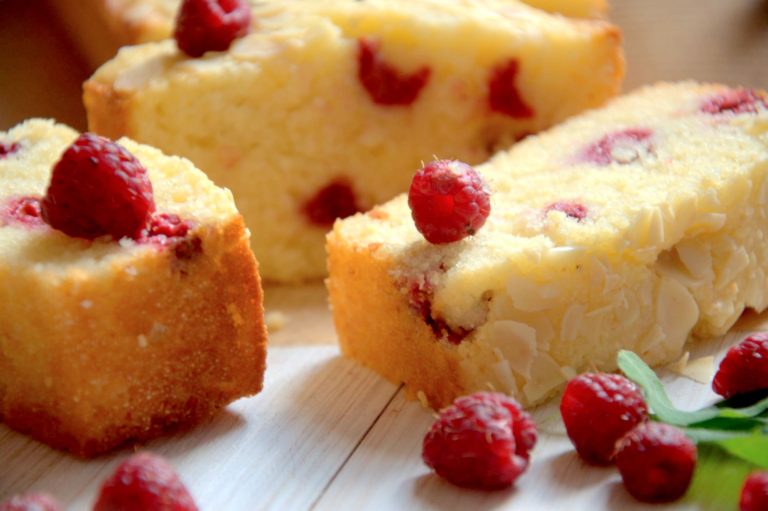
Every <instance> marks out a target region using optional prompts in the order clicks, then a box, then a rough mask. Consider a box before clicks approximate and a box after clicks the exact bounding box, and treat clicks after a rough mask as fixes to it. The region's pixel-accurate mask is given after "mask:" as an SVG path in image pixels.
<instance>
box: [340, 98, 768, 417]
mask: <svg viewBox="0 0 768 511" xmlns="http://www.w3.org/2000/svg"><path fill="white" fill-rule="evenodd" d="M767 105H768V99H766V94H765V93H764V92H762V91H753V90H745V89H731V88H728V87H725V86H721V85H699V84H695V83H680V84H659V85H657V86H653V87H648V88H645V89H642V90H640V91H638V92H635V93H633V94H630V95H628V96H626V97H622V98H620V99H616V100H614V101H613V102H611V103H610V104H609V105H608V106H607V107H605V108H603V109H600V110H595V111H592V112H589V113H586V114H583V115H581V116H579V117H576V118H574V119H572V120H569V121H567V122H566V123H564V124H562V125H561V126H558V127H556V128H553V129H552V130H550V131H547V132H545V133H543V134H541V135H538V136H533V137H529V138H528V139H526V140H525V141H523V142H521V143H520V144H518V145H516V146H515V147H514V148H513V149H512V150H510V151H509V152H504V153H500V154H498V155H497V156H496V157H495V158H493V159H492V160H491V161H490V162H488V163H486V164H484V165H481V166H478V167H477V171H478V172H479V173H480V174H481V175H483V176H484V177H485V179H486V180H487V183H488V185H489V188H490V190H491V204H490V215H489V216H488V218H487V220H486V221H485V225H483V226H482V227H479V228H478V227H477V226H474V227H473V229H474V230H476V231H477V233H476V234H475V235H474V236H469V237H466V238H464V239H462V240H460V241H457V242H453V243H443V244H430V243H429V242H427V241H426V240H425V238H424V237H423V236H422V235H421V234H420V233H419V231H417V229H416V228H415V226H414V222H413V221H412V219H411V211H409V207H408V204H407V200H406V197H405V196H400V197H397V198H396V199H394V200H392V201H390V202H388V203H387V204H384V205H382V206H379V207H376V208H374V209H373V210H372V211H370V212H369V213H367V214H359V215H356V216H354V217H351V218H348V219H346V220H343V221H340V222H337V223H336V225H335V227H334V230H333V231H332V232H331V233H330V234H329V236H328V254H329V268H330V278H329V280H328V288H329V291H330V297H331V304H332V309H333V314H334V320H335V324H336V328H337V331H338V334H339V338H340V342H341V347H342V350H343V352H344V353H345V354H347V355H348V356H350V357H352V358H355V359H357V360H359V361H361V362H362V363H364V364H366V365H368V366H370V367H372V368H373V369H375V370H377V371H379V372H380V373H381V374H383V375H384V376H386V377H387V378H389V379H391V380H393V381H395V382H405V384H406V386H407V389H408V391H409V393H410V395H412V396H413V395H417V394H419V393H420V392H423V393H424V395H425V396H426V398H427V399H428V400H429V402H430V403H431V404H432V405H433V406H436V407H439V406H442V405H445V404H447V403H449V402H450V401H451V400H452V399H453V398H454V397H456V396H457V395H459V394H464V393H467V392H470V391H474V390H479V389H488V388H493V389H496V390H499V391H504V392H508V393H510V394H513V395H516V396H517V397H518V398H520V399H521V400H522V401H523V402H525V403H527V404H535V403H538V402H540V401H542V400H544V399H546V398H547V397H548V396H551V395H552V394H553V393H554V392H556V391H557V390H558V389H559V388H560V386H561V384H563V383H564V382H565V381H566V379H567V378H569V377H571V376H573V375H575V374H576V373H578V372H581V371H584V370H586V369H588V368H593V367H597V368H600V369H603V370H611V369H614V368H615V358H616V353H617V350H619V349H621V348H626V349H631V350H634V351H635V352H637V353H638V354H640V355H641V356H642V357H643V358H644V359H645V360H647V361H648V362H650V363H652V364H661V363H664V362H669V361H672V360H674V359H676V358H677V357H679V356H680V354H681V351H682V349H683V345H684V344H685V342H686V340H688V339H689V337H690V336H692V335H693V336H695V337H710V336H717V335H721V334H723V333H725V332H726V331H727V330H728V328H729V327H730V326H731V325H732V324H733V323H734V322H735V321H736V319H737V318H738V317H739V315H740V314H741V312H742V311H743V310H744V308H745V307H748V308H751V309H754V310H756V311H762V310H763V309H764V308H765V307H766V305H767V304H768V291H766V289H768V280H767V276H766V271H768V241H767V240H768V217H767V215H766V204H767V203H768V179H766V178H767V177H768V138H767V137H768V106H767ZM454 167H456V165H455V164H454ZM475 189H476V190H477V189H479V188H477V187H476V188H475ZM463 190H465V193H466V190H467V188H466V187H464V188H463ZM446 200H447V199H446ZM414 203H415V201H414ZM461 203H463V204H467V203H468V200H466V199H462V201H461ZM457 204H459V201H457ZM480 204H481V206H482V202H480ZM481 206H478V208H477V209H474V210H472V209H471V208H470V210H471V211H475V212H477V211H482V210H483V207H481ZM458 207H459V206H457V208H458ZM485 209H486V210H487V208H485ZM414 216H415V217H417V218H421V217H420V216H419V215H417V211H414ZM480 223H482V222H480Z"/></svg>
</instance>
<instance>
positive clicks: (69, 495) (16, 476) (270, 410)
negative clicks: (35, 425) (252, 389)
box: [0, 346, 397, 511]
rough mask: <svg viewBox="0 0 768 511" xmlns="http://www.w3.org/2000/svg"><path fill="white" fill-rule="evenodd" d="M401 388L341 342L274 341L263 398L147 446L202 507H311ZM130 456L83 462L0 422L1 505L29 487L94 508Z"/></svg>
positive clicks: (74, 505) (75, 507) (74, 504)
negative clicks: (348, 356)
mask: <svg viewBox="0 0 768 511" xmlns="http://www.w3.org/2000/svg"><path fill="white" fill-rule="evenodd" d="M396 392H397V387H396V386H394V385H392V384H390V383H387V382H385V381H384V380H382V379H381V378H379V377H378V376H377V375H375V374H374V373H372V372H370V371H369V370H367V369H365V368H363V367H361V366H359V365H357V364H355V363H353V362H351V361H349V360H345V359H342V358H341V356H340V355H339V353H338V348H336V347H335V346H323V347H272V348H270V352H269V359H268V369H267V378H266V383H265V387H264V391H263V392H262V393H261V394H259V395H258V396H255V397H253V398H248V399H242V400H240V401H238V402H236V403H234V404H232V405H231V406H229V407H228V408H227V410H226V411H225V413H223V414H221V415H220V416H218V417H217V418H216V419H215V420H214V421H212V422H210V423H208V424H204V425H201V426H199V427H197V428H194V429H192V430H190V431H187V432H183V433H178V434H176V435H173V436H170V437H167V438H161V439H158V440H155V441H153V442H151V443H149V444H147V446H146V448H147V449H149V450H151V451H153V452H156V453H158V454H161V455H163V456H165V457H167V458H168V459H169V460H170V462H171V463H172V464H173V465H174V466H175V467H176V468H177V469H178V471H179V473H180V475H181V477H182V479H183V480H184V481H185V482H186V483H187V486H188V487H189V489H190V491H191V492H192V494H193V495H194V497H195V500H196V501H197V503H198V505H199V506H200V509H201V510H204V511H205V510H211V511H217V510H227V511H230V510H231V511H237V510H248V511H251V510H257V509H279V510H292V509H296V510H305V509H308V508H309V507H310V506H311V504H312V503H313V502H314V501H315V500H316V499H317V498H318V497H319V496H320V495H321V492H322V491H323V489H324V488H325V487H326V486H327V484H328V482H329V481H330V480H331V478H332V477H333V475H334V474H335V473H336V472H337V471H338V470H339V468H340V467H341V466H342V464H343V463H344V461H345V460H346V459H347V457H348V456H349V455H350V453H351V452H352V451H353V449H354V447H355V446H356V445H357V444H358V442H359V441H360V440H361V439H362V437H363V435H364V434H365V432H366V431H367V429H368V428H369V426H370V425H371V424H372V423H373V422H374V420H375V418H376V417H377V415H378V414H379V413H380V411H381V410H382V409H383V408H384V407H385V405H386V403H387V402H389V400H390V399H391V398H392V396H393V395H394V394H395V393H396ZM129 453H130V450H128V449H126V450H123V451H119V452H117V453H115V454H113V455H110V456H107V457H102V458H98V459H96V460H91V461H83V460H78V459H75V458H73V457H70V456H68V455H66V454H63V453H60V452H58V451H54V450H52V449H49V448H48V447H46V446H44V445H42V444H40V443H38V442H35V441H33V440H30V439H28V438H27V437H25V436H23V435H20V434H18V433H15V432H13V431H11V430H9V429H8V428H6V427H5V426H0V460H2V463H0V501H2V500H4V499H5V498H8V497H10V496H11V495H13V494H16V493H19V492H23V491H27V490H30V489H32V490H41V491H47V492H50V493H53V494H54V495H56V496H57V497H58V498H59V499H60V500H61V501H62V503H64V504H66V505H68V506H69V507H68V509H71V510H81V509H82V510H86V509H90V506H91V504H92V502H93V500H94V499H95V496H96V492H97V490H98V487H99V485H100V483H101V481H102V480H103V479H104V478H105V477H107V476H108V474H110V473H111V472H112V470H113V469H114V467H115V465H116V464H117V463H118V462H119V461H121V460H122V459H124V458H125V457H126V456H127V455H128V454H129Z"/></svg>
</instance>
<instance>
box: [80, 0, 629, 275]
mask: <svg viewBox="0 0 768 511" xmlns="http://www.w3.org/2000/svg"><path fill="white" fill-rule="evenodd" d="M253 17H254V20H255V28H254V30H253V32H252V33H251V34H250V35H248V36H246V37H244V38H242V39H240V40H237V41H235V42H234V43H233V44H232V46H231V48H230V49H229V51H227V52H209V53H207V54H206V55H204V56H203V57H202V58H197V59H192V58H188V57H186V56H184V55H183V54H181V53H180V52H179V50H178V49H177V48H176V45H175V44H174V42H173V41H170V40H169V41H165V42H161V43H154V44H147V45H142V46H138V47H129V48H125V49H123V50H122V51H121V52H120V53H119V55H118V56H117V57H116V58H115V59H113V60H112V61H110V62H108V63H107V64H105V65H104V66H103V67H102V68H100V69H99V70H98V71H97V72H96V73H95V74H94V76H93V77H92V78H91V79H90V80H88V82H86V84H85V94H84V99H85V105H86V108H87V111H88V122H89V126H90V128H91V129H92V130H94V131H96V132H98V133H101V134H105V135H107V136H109V137H112V138H115V137H117V136H121V135H126V136H129V137H131V138H133V139H136V140H138V141H140V142H145V143H148V144H151V145H154V146H156V147H159V148H160V149H162V150H164V151H166V152H168V153H172V154H180V155H183V156H186V157H188V158H190V159H191V160H192V161H193V162H194V163H195V164H196V165H197V166H198V167H199V168H201V169H202V170H203V171H204V172H206V173H207V174H208V175H209V177H211V178H212V179H213V180H214V181H215V182H217V183H218V184H220V185H223V186H226V187H228V188H230V189H231V190H232V191H233V193H234V195H235V199H236V201H237V204H238V208H239V209H240V211H241V212H242V213H243V216H244V217H245V220H246V223H247V224H248V226H249V227H250V228H251V231H252V238H251V239H252V244H253V248H254V251H255V253H256V256H257V258H258V259H259V262H260V264H261V270H262V275H263V276H264V277H265V278H267V279H271V280H276V281H298V280H305V279H312V278H319V277H321V276H323V275H325V255H324V252H323V239H324V235H325V233H326V232H327V230H328V229H329V228H330V226H331V225H332V222H333V220H334V219H335V218H336V217H343V216H348V215H349V214H352V213H354V212H355V211H358V210H366V209H368V208H370V207H371V206H373V205H374V204H377V203H379V202H382V201H384V200H387V199H389V198H391V197H393V196H395V195H396V194H397V193H399V192H402V191H404V190H405V189H406V187H407V185H408V181H409V179H410V175H411V173H412V171H413V168H414V167H415V166H417V165H418V164H419V162H420V161H423V160H425V159H430V158H431V157H432V155H434V154H439V155H440V156H441V157H452V158H460V159H462V160H465V161H468V162H470V163H476V162H481V161H484V160H485V159H487V158H488V156H489V155H490V154H492V153H494V152H495V151H496V150H497V149H498V148H501V147H506V146H508V145H509V144H511V143H512V142H514V141H515V140H516V139H518V138H520V137H523V136H525V135H526V134H528V133H531V132H536V131H539V130H541V129H544V128H546V127H548V126H550V125H552V124H554V123H556V122H558V121H560V120H562V119H564V118H566V117H568V116H570V115H572V114H574V113H576V112H578V111H581V110H583V109H585V108H588V107H593V106H596V105H598V104H601V103H602V102H603V101H604V100H605V99H607V98H608V97H610V96H612V95H613V94H614V93H615V92H616V91H617V89H618V87H619V82H620V79H621V76H622V74H623V57H622V52H621V48H620V41H619V40H620V36H619V32H618V30H617V29H616V27H614V26H612V25H610V24H608V23H606V22H604V21H593V20H590V21H583V20H580V21H573V20H570V19H567V18H564V17H561V16H552V15H548V14H546V13H543V12H541V11H538V10H536V9H532V8H530V7H528V6H526V5H524V4H521V3H519V2H515V1H512V0H474V1H470V0H462V1H458V2H443V1H441V0H370V1H366V2H355V1H352V0H328V1H323V2H318V1H313V0H294V1H291V2H263V3H259V4H257V5H256V6H255V7H254V16H253Z"/></svg>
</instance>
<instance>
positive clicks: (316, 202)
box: [302, 178, 361, 228]
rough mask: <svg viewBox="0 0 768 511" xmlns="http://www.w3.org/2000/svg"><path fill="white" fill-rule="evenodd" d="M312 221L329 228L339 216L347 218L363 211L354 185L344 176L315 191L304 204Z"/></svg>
mask: <svg viewBox="0 0 768 511" xmlns="http://www.w3.org/2000/svg"><path fill="white" fill-rule="evenodd" d="M302 211H303V213H304V216H305V217H306V218H307V220H309V222H310V223H312V224H313V225H316V226H318V227H323V228H327V227H330V226H332V225H333V222H335V221H336V219H337V218H346V217H348V216H352V215H354V214H355V213H358V212H360V211H361V208H360V206H359V205H358V203H357V198H356V197H355V191H354V190H353V189H352V185H351V184H350V183H349V181H347V180H346V179H344V178H339V179H335V180H334V181H332V182H330V183H328V184H327V185H325V186H324V187H322V188H321V189H320V190H318V191H317V193H315V195H314V196H312V197H311V198H310V199H309V200H308V201H306V202H305V203H304V205H303V206H302Z"/></svg>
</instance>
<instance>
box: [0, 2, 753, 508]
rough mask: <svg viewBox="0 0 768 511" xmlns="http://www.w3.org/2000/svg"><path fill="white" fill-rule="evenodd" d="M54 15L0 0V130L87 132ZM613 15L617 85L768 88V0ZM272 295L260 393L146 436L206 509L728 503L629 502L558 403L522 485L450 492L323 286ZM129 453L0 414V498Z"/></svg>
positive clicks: (93, 470)
mask: <svg viewBox="0 0 768 511" xmlns="http://www.w3.org/2000/svg"><path fill="white" fill-rule="evenodd" d="M50 12H51V11H50V9H49V6H48V5H47V4H46V2H45V1H44V0H0V130H2V129H6V128H8V127H10V126H12V125H14V124H16V123H17V122H19V121H21V120H23V119H25V118H28V117H32V116H45V117H54V118H56V119H58V120H60V121H62V122H66V123H67V124H70V125H72V126H74V127H76V128H78V129H83V128H85V121H84V113H83V110H82V106H81V105H80V83H81V82H82V80H83V79H85V78H86V77H87V76H88V74H89V73H90V69H89V68H88V66H87V64H86V63H85V61H84V60H83V59H81V58H79V57H78V55H77V54H76V51H75V50H74V47H73V46H72V45H71V43H70V42H69V40H68V38H67V36H66V34H65V33H64V31H63V30H62V29H61V28H60V27H59V26H58V25H57V21H56V19H55V17H53V15H52V14H50ZM611 17H612V19H613V20H614V21H615V22H616V23H617V24H618V25H619V26H621V28H622V29H623V32H624V35H625V47H626V53H627V59H628V64H629V67H628V75H627V78H626V82H625V89H631V88H634V87H636V86H638V85H641V84H643V83H649V82H653V81H657V80H678V79H688V78H694V79H698V80H705V81H722V82H726V83H730V84H743V85H749V86H760V87H766V86H768V67H767V66H766V64H768V2H767V1H765V0H673V1H667V0H645V1H640V0H614V5H613V8H612V14H611ZM266 306H267V310H268V312H269V313H271V314H275V313H278V314H280V315H281V316H282V317H283V318H284V320H285V325H284V326H283V328H281V329H279V330H276V331H274V332H273V333H272V334H271V336H270V352H269V367H268V371H267V381H266V386H265V390H264V391H263V392H262V393H261V394H260V395H258V396H256V397H254V398H250V399H244V400H240V401H238V402H236V403H234V404H233V405H231V406H230V407H229V408H228V409H227V410H226V411H225V413H223V414H222V415H220V416H219V417H218V418H216V419H215V420H214V421H212V422H210V423H207V424H204V425H202V426H200V427H198V428H195V429H193V430H192V431H189V432H186V433H183V434H177V435H174V436H171V437H167V438H162V439H158V440H156V441H153V442H151V443H150V444H148V445H147V446H146V447H147V448H149V449H151V450H153V451H156V452H158V453H160V454H162V455H164V456H166V457H168V458H169V459H170V460H171V462H172V463H173V464H174V465H175V466H176V467H177V468H178V470H179V472H180V474H181V476H182V478H183V479H184V480H185V481H186V482H187V483H188V486H189V487H190V490H191V491H192V493H193V495H194V496H195V498H196V500H197V501H198V504H199V505H200V508H201V509H202V510H233V511H237V510H240V509H242V510H253V509H276V510H277V509H279V510H283V509H296V510H306V509H318V510H325V509H333V510H339V509H354V510H363V509H398V510H400V509H478V510H490V509H500V510H539V509H541V510H546V509H555V508H556V507H558V506H559V507H562V508H563V509H568V510H582V509H584V510H590V511H597V510H602V509H621V510H635V509H637V510H640V509H655V510H666V509H680V510H694V509H702V510H712V511H714V510H718V511H719V510H725V509H735V507H734V504H733V502H734V500H733V498H734V497H733V495H730V494H722V491H724V489H723V488H718V487H717V485H706V484H705V483H704V482H697V483H695V484H697V485H698V487H697V492H696V493H697V495H698V496H699V498H698V500H694V499H687V500H683V501H680V502H678V503H676V504H674V505H670V506H654V507H648V506H643V505H640V504H637V503H635V502H634V501H633V500H632V499H631V498H629V497H628V496H627V495H626V493H625V492H624V490H623V489H622V487H621V485H620V483H619V482H618V475H617V474H616V472H615V471H614V470H612V469H595V468H589V467H586V466H584V465H583V464H582V463H581V462H580V461H579V459H578V458H577V457H576V456H575V455H574V453H573V451H572V449H571V447H570V444H569V442H568V440H567V438H565V436H564V435H563V433H562V425H561V424H560V423H559V419H558V414H557V411H556V409H555V408H554V407H553V406H552V405H550V406H547V407H544V408H541V409H539V410H536V411H535V416H536V418H537V420H538V422H539V424H540V428H541V430H542V435H541V440H540V442H539V444H538V446H537V448H536V450H535V452H534V455H533V459H534V461H533V464H532V466H531V469H530V470H529V472H528V473H526V474H525V475H524V476H523V478H522V479H521V480H520V481H519V484H518V486H517V489H515V490H510V491H505V492H497V493H480V492H472V491H466V490H460V489H457V488H454V487H452V486H450V485H448V484H446V483H444V482H443V481H441V480H440V479H438V478H436V477H435V476H433V475H430V473H429V471H428V470H427V469H426V467H425V466H424V465H423V464H422V463H421V460H420V443H421V439H422V437H423V434H424V432H425V431H426V429H427V428H428V426H429V424H430V423H431V421H432V414H431V412H430V411H428V410H425V409H423V408H422V407H421V406H420V405H419V404H418V403H414V402H408V401H406V400H405V399H404V396H403V392H402V389H400V388H399V387H397V386H395V385H392V384H390V383H388V382H386V381H384V380H382V379H381V378H379V377H378V376H377V375H375V374H374V373H372V372H370V371H368V370H367V369H365V368H362V367H360V366H358V365H357V364H355V363H353V362H351V361H349V360H346V359H344V358H342V357H341V356H340V355H339V353H338V349H337V348H336V345H335V341H336V336H335V333H334V331H333V326H332V322H331V317H330V313H329V311H328V308H327V304H326V295H325V290H324V288H323V287H322V285H320V284H314V285H307V286H300V287H268V288H267V289H266ZM766 326H768V316H766V317H760V316H755V315H747V316H746V317H745V318H742V320H741V321H740V323H739V324H738V325H737V327H736V328H734V329H733V331H732V332H731V334H729V335H728V336H726V338H724V339H715V340H711V341H707V342H703V343H699V344H697V345H696V346H694V347H693V350H694V352H695V355H704V354H709V353H711V354H718V353H721V352H722V350H723V348H724V347H725V346H728V345H730V344H731V343H732V342H734V341H735V340H737V339H738V338H740V337H741V336H742V335H743V333H744V332H746V331H752V330H756V329H760V328H765V327H766ZM665 381H666V382H667V384H668V386H669V388H670V390H671V392H672V394H673V398H674V399H675V400H676V401H678V402H679V403H685V404H686V406H694V405H696V404H698V403H701V402H705V401H708V400H711V399H712V397H713V396H712V394H711V392H710V391H709V390H708V388H707V387H706V386H704V385H701V384H697V383H694V382H692V381H690V380H687V379H683V378H676V377H674V376H672V375H667V376H666V377H665ZM129 452H130V450H129V449H126V450H122V451H118V452H116V453H114V454H112V455H109V456H105V457H101V458H97V459H95V460H91V461H82V460H78V459H74V458H72V457H69V456H67V455H64V454H62V453H59V452H56V451H53V450H51V449H49V448H47V447H46V446H44V445H41V444H39V443H37V442H34V441H32V440H30V439H28V438H27V437H25V436H23V435H19V434H17V433H15V432H13V431H10V430H9V429H7V428H5V427H4V426H2V425H0V461H2V463H0V501H2V500H3V499H5V498H7V497H9V496H10V495H12V494H15V493H18V492H21V491H26V490H28V489H34V490H46V491H49V492H52V493H54V494H56V495H57V497H59V498H60V499H61V501H62V502H64V503H66V504H67V506H68V508H67V509H72V510H80V509H89V508H90V505H91V503H92V502H93V499H94V497H95V495H96V491H97V487H98V484H99V482H100V481H101V480H102V479H103V478H104V477H106V476H107V475H108V474H109V473H110V472H111V470H112V469H113V468H114V466H115V465H116V464H117V463H118V462H119V461H120V460H122V459H124V457H125V456H126V455H127V454H128V453H129ZM702 495H707V497H706V498H701V496H702ZM705 501H708V503H707V502H705Z"/></svg>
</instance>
